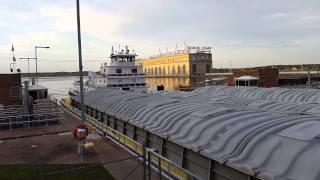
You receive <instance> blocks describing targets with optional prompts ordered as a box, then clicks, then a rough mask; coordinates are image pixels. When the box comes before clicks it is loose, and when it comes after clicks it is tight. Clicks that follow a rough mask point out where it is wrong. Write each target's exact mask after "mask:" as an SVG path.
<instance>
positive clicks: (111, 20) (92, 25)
mask: <svg viewBox="0 0 320 180" xmlns="http://www.w3.org/2000/svg"><path fill="white" fill-rule="evenodd" d="M40 12H41V15H43V16H48V17H52V18H54V25H55V27H56V28H57V29H58V30H59V31H71V32H75V30H76V27H77V26H76V11H75V8H63V7H45V8H43V9H41V11H40ZM131 21H133V19H132V17H129V16H127V15H126V14H125V13H121V12H119V13H113V12H108V13H106V12H101V11H98V10H97V9H94V8H92V7H83V8H81V30H82V32H83V33H87V34H89V35H91V36H93V37H95V38H98V39H101V40H104V41H107V42H113V41H123V40H124V38H123V37H122V36H121V34H120V30H121V29H122V28H126V26H125V25H126V24H127V23H129V22H131Z"/></svg>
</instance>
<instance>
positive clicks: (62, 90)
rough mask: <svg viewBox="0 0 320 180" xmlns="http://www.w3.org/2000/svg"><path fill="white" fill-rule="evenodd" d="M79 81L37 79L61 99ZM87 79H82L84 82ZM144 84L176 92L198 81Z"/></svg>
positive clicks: (158, 80)
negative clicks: (161, 86)
mask: <svg viewBox="0 0 320 180" xmlns="http://www.w3.org/2000/svg"><path fill="white" fill-rule="evenodd" d="M24 80H28V78H26V77H23V78H22V81H24ZM76 80H79V77H77V76H63V77H39V78H38V82H39V84H40V85H42V86H44V87H46V88H48V89H49V90H48V91H49V96H51V97H54V98H57V99H61V98H62V97H67V96H68V91H69V89H70V88H71V87H72V85H73V83H74V81H76ZM86 80H87V77H85V78H84V81H86ZM146 82H147V84H148V86H149V88H152V87H155V86H158V85H163V86H164V88H165V90H177V89H178V88H179V87H188V86H194V85H195V82H198V80H193V79H190V78H182V77H179V78H159V77H158V78H155V77H153V78H151V77H148V78H146Z"/></svg>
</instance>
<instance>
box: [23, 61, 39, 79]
mask: <svg viewBox="0 0 320 180" xmlns="http://www.w3.org/2000/svg"><path fill="white" fill-rule="evenodd" d="M19 59H27V60H28V76H29V83H30V81H31V76H30V63H29V62H30V59H35V60H37V58H30V57H26V58H19Z"/></svg>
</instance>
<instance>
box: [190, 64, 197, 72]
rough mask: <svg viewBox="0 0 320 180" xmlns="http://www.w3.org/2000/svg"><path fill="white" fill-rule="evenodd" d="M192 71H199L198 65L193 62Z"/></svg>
mask: <svg viewBox="0 0 320 180" xmlns="http://www.w3.org/2000/svg"><path fill="white" fill-rule="evenodd" d="M191 71H192V73H196V72H197V65H196V64H192V69H191Z"/></svg>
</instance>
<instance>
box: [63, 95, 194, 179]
mask: <svg viewBox="0 0 320 180" xmlns="http://www.w3.org/2000/svg"><path fill="white" fill-rule="evenodd" d="M61 106H62V107H63V108H64V109H66V110H68V111H70V112H71V113H72V114H74V115H75V116H77V117H80V116H81V112H80V111H79V110H78V109H75V108H74V107H72V106H69V105H67V104H65V103H64V102H63V101H61ZM85 116H86V122H87V123H89V124H90V125H91V126H93V127H94V128H95V129H97V130H99V131H101V132H104V133H105V134H106V135H107V136H108V137H110V138H112V139H114V140H116V141H117V142H119V143H120V144H121V145H123V146H125V147H126V148H129V149H130V150H131V151H133V152H134V153H136V154H137V155H143V154H144V152H143V145H142V144H141V143H139V142H137V141H135V140H133V139H131V138H130V137H128V136H126V135H124V134H122V133H120V132H118V131H116V130H114V129H112V128H111V127H110V126H108V125H106V124H104V123H102V122H99V121H98V120H97V119H95V118H93V117H91V116H89V115H87V114H86V115H85ZM146 151H147V161H148V162H150V164H151V166H153V168H154V169H156V170H157V171H158V172H159V173H160V174H162V173H164V174H165V175H166V176H169V177H171V178H174V179H179V180H188V179H189V177H190V176H192V175H191V174H188V172H187V171H185V170H184V169H182V168H180V167H178V166H177V165H175V164H174V163H173V162H171V161H170V160H168V159H166V158H165V157H163V156H161V155H159V154H158V153H156V152H154V151H152V150H151V149H146Z"/></svg>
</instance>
